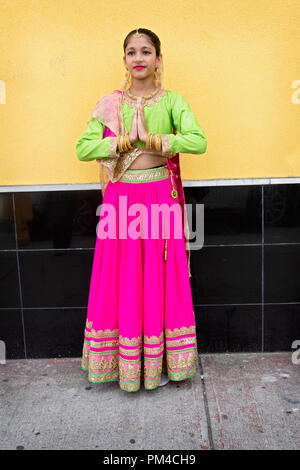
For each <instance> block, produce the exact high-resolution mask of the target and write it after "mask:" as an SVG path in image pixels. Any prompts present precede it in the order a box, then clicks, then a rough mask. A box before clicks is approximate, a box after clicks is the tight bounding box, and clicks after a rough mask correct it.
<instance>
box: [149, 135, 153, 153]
mask: <svg viewBox="0 0 300 470" xmlns="http://www.w3.org/2000/svg"><path fill="white" fill-rule="evenodd" d="M153 138H154V134H151V136H150V142H149V143H150V147H149V148H150V150H153V140H154V139H153Z"/></svg>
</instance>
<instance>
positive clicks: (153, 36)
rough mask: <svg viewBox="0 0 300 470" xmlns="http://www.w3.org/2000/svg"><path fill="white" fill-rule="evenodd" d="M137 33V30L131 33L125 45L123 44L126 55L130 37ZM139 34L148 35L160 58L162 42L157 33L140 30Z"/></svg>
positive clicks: (125, 40)
mask: <svg viewBox="0 0 300 470" xmlns="http://www.w3.org/2000/svg"><path fill="white" fill-rule="evenodd" d="M136 31H137V30H136V29H134V30H133V31H130V33H128V34H127V36H126V38H125V39H124V44H123V49H124V53H125V49H126V47H127V44H128V41H129V39H130V37H131V36H132V35H133V34H134V33H136ZM138 32H139V33H141V34H146V35H147V36H148V38H149V39H150V42H151V43H152V44H153V46H154V47H155V50H156V56H159V55H160V40H159V37H158V36H157V35H156V34H155V33H153V32H152V31H150V29H145V28H138Z"/></svg>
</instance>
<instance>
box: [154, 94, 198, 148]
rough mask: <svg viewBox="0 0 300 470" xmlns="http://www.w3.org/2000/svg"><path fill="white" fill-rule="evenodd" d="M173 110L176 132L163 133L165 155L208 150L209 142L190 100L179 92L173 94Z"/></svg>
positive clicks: (162, 140)
mask: <svg viewBox="0 0 300 470" xmlns="http://www.w3.org/2000/svg"><path fill="white" fill-rule="evenodd" d="M171 110H172V120H173V125H174V127H175V129H176V131H177V133H176V134H162V135H161V142H162V151H163V153H164V154H165V155H167V156H168V155H169V154H176V153H192V154H200V153H204V152H206V147H207V142H206V137H205V135H204V132H203V129H202V128H201V127H200V125H199V123H198V121H197V119H196V118H195V116H194V114H193V111H192V110H191V107H190V105H189V104H188V102H187V101H186V100H185V99H184V98H183V96H181V95H180V94H179V93H177V92H172V94H171Z"/></svg>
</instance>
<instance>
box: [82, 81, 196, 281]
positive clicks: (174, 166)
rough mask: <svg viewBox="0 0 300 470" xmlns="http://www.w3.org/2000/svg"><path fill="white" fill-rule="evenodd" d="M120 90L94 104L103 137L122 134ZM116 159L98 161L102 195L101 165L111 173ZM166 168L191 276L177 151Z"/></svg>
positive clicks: (94, 111)
mask: <svg viewBox="0 0 300 470" xmlns="http://www.w3.org/2000/svg"><path fill="white" fill-rule="evenodd" d="M122 93H123V92H122V91H120V90H115V91H114V92H112V93H109V94H107V95H105V96H103V97H102V98H101V99H100V100H99V101H98V103H97V104H96V106H95V108H94V110H93V112H92V115H91V118H90V119H92V118H93V117H96V118H97V119H98V120H99V121H101V122H102V123H103V124H104V125H105V128H104V132H103V137H110V136H112V137H116V136H117V135H119V134H121V135H124V122H123V119H122V114H121V105H120V101H121V97H122ZM116 160H117V159H115V158H113V159H111V158H105V159H104V158H103V159H101V160H99V163H100V164H101V168H102V169H101V170H100V179H101V189H102V193H103V196H104V189H105V186H104V184H103V167H102V165H104V166H106V168H107V169H108V172H109V174H110V175H111V174H112V172H113V170H114V168H115V166H116ZM167 165H168V168H169V170H172V171H173V175H174V177H175V178H173V180H174V184H175V186H176V189H177V192H178V200H179V203H180V205H181V209H182V225H183V232H184V238H185V246H186V253H187V260H188V269H189V277H191V276H192V275H191V270H190V249H189V237H190V232H189V226H188V220H187V211H186V207H185V197H184V191H183V186H182V180H181V171H180V161H179V153H177V154H174V155H170V156H169V159H168V164H167Z"/></svg>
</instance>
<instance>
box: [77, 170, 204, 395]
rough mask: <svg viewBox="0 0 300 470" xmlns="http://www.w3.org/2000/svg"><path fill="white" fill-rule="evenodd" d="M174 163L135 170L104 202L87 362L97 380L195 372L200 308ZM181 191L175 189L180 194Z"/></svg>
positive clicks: (126, 385) (110, 188)
mask: <svg viewBox="0 0 300 470" xmlns="http://www.w3.org/2000/svg"><path fill="white" fill-rule="evenodd" d="M171 191H172V186H171V180H170V176H169V170H168V169H167V168H165V167H164V166H162V167H157V168H150V169H146V170H127V171H126V172H125V173H124V175H123V176H122V178H121V179H120V180H119V181H118V182H116V183H112V182H111V181H109V183H108V185H107V187H106V191H105V194H104V197H103V203H102V205H101V210H100V217H99V223H98V226H97V240H96V246H95V253H94V260H93V267H92V274H91V283H90V291H89V300H88V309H87V319H86V326H85V332H84V342H83V352H82V360H81V367H82V369H83V370H85V371H88V380H89V382H93V383H96V382H97V383H99V382H111V381H118V382H119V386H120V388H121V389H122V390H125V391H127V392H134V391H138V390H139V389H140V387H141V381H143V383H144V388H145V389H147V390H150V389H155V388H157V387H158V386H159V384H160V379H161V373H162V372H165V373H167V374H168V377H169V379H170V380H174V381H179V380H185V379H187V378H190V377H193V376H194V375H195V373H196V364H197V358H198V351H197V338H196V325H195V315H194V310H193V300H192V292H191V286H190V278H189V271H188V260H187V254H186V248H185V240H184V234H183V228H182V222H181V220H182V215H181V206H180V204H179V202H178V197H177V198H176V196H175V198H174V197H172V195H171ZM173 196H174V194H173Z"/></svg>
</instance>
